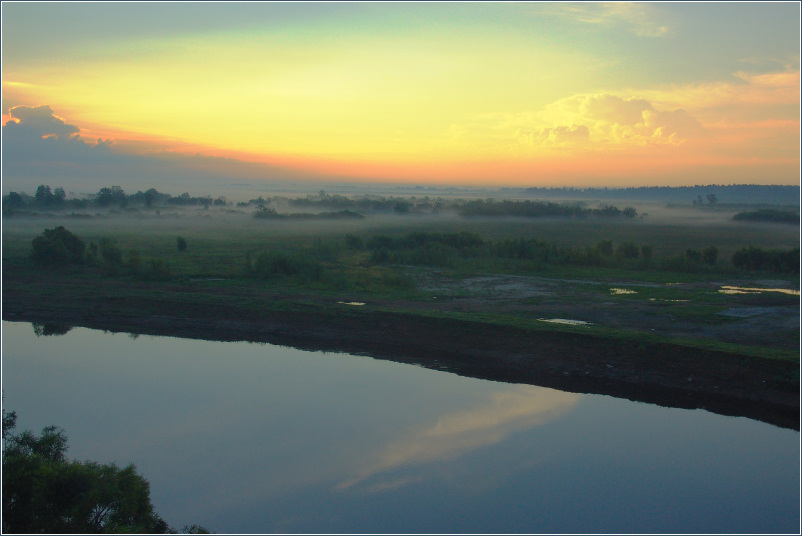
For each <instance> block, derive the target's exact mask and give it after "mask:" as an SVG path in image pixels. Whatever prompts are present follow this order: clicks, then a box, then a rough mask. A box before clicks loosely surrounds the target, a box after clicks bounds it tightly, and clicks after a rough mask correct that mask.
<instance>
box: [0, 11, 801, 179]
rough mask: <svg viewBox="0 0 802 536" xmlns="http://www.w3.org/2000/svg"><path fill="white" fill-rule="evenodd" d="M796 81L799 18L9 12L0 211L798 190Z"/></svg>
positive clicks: (746, 14)
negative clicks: (336, 191) (266, 192)
mask: <svg viewBox="0 0 802 536" xmlns="http://www.w3.org/2000/svg"><path fill="white" fill-rule="evenodd" d="M799 64H800V4H799V3H798V2H777V3H772V2H755V3H749V2H732V3H730V2H712V3H695V2H690V3H680V2H666V3H659V2H658V3H595V2H592V3H563V2H556V3H540V2H515V3H505V2H470V3H450V2H444V3H437V2H419V3H418V2H397V3H393V2H377V3H372V2H356V3H340V2H320V3H315V2H297V3H294V2H287V3H260V2H253V3H234V2H223V3H216V2H208V3H193V2H177V3H168V2H153V3H145V2H132V3H128V2H121V3H100V2H86V3H81V2H78V3H72V2H63V3H62V2H55V3H50V2H3V3H2V71H3V75H2V107H3V110H2V111H3V118H2V122H3V127H2V148H3V160H2V165H3V169H2V171H3V190H4V191H9V190H15V189H16V190H21V191H29V192H30V191H32V190H34V189H35V187H36V185H38V184H41V183H47V184H51V185H53V187H56V186H63V187H65V189H67V190H70V189H72V187H73V186H74V187H75V188H84V189H89V190H91V189H92V188H93V187H94V186H95V185H99V186H108V185H109V183H110V182H112V183H114V184H119V185H121V186H122V187H123V188H124V189H126V190H129V189H131V190H136V189H137V188H140V189H141V188H147V187H151V186H152V187H156V188H157V189H159V190H160V191H165V192H171V191H175V190H181V191H184V190H186V189H187V187H189V185H192V184H201V183H203V184H207V183H209V184H210V183H215V182H217V183H224V182H227V183H231V182H233V183H237V182H238V181H239V182H240V183H249V184H270V183H271V182H275V181H280V180H281V181H296V182H303V181H324V182H325V181H331V182H350V183H354V182H366V183H381V182H390V183H402V184H416V185H420V184H431V185H474V186H498V187H501V186H511V187H514V186H526V187H529V186H557V187H562V186H574V187H598V186H609V187H626V186H651V185H661V186H673V185H693V184H742V183H749V184H798V183H799V180H800V161H799V155H800V77H799V72H800V67H799ZM95 191H96V190H95Z"/></svg>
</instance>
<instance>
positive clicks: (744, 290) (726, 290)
mask: <svg viewBox="0 0 802 536" xmlns="http://www.w3.org/2000/svg"><path fill="white" fill-rule="evenodd" d="M719 292H720V293H722V294H760V293H762V292H779V293H780V294H790V295H791V296H799V291H798V290H793V289H788V288H759V287H735V286H731V285H724V286H722V287H721V289H720V290H719Z"/></svg>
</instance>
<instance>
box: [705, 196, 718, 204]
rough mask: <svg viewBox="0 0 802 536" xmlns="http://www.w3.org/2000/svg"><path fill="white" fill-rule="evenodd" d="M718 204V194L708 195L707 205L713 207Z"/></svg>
mask: <svg viewBox="0 0 802 536" xmlns="http://www.w3.org/2000/svg"><path fill="white" fill-rule="evenodd" d="M716 203H718V198H717V197H716V194H707V204H708V205H710V206H711V207H712V206H713V205H715V204H716Z"/></svg>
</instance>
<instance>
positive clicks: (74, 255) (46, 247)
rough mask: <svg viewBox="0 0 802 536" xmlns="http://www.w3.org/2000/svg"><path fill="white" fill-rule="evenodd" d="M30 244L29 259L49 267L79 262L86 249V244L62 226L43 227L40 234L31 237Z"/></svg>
mask: <svg viewBox="0 0 802 536" xmlns="http://www.w3.org/2000/svg"><path fill="white" fill-rule="evenodd" d="M31 246H32V248H33V251H32V252H31V260H32V261H33V262H34V263H35V264H37V265H39V266H44V267H49V268H55V267H63V266H66V265H68V264H80V263H81V262H83V255H84V250H85V249H86V245H85V244H84V243H83V242H82V241H81V240H80V239H79V238H78V237H77V236H75V235H74V234H72V233H71V232H70V231H68V230H67V229H65V228H64V226H59V227H56V228H55V229H45V230H44V231H42V235H41V236H37V237H36V238H34V239H33V241H32V242H31Z"/></svg>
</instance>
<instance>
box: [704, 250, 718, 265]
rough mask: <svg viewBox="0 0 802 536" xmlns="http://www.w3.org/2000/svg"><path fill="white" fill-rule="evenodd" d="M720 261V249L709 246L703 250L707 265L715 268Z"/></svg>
mask: <svg viewBox="0 0 802 536" xmlns="http://www.w3.org/2000/svg"><path fill="white" fill-rule="evenodd" d="M716 259H718V248H717V247H716V246H708V247H706V248H705V249H703V250H702V260H703V261H704V263H705V264H709V265H711V266H713V265H714V264H716Z"/></svg>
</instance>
